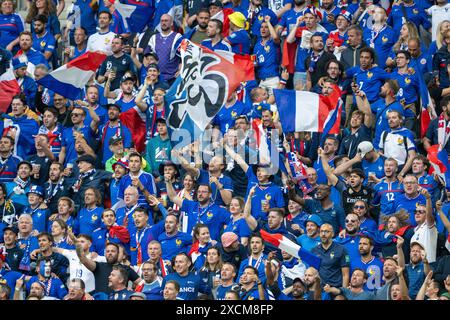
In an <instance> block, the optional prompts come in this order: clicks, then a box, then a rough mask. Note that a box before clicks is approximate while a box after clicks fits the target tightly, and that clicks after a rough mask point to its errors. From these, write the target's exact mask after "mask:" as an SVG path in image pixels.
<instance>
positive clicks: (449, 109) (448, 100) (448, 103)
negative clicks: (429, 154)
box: [423, 96, 450, 152]
mask: <svg viewBox="0 0 450 320" xmlns="http://www.w3.org/2000/svg"><path fill="white" fill-rule="evenodd" d="M441 107H442V113H441V114H440V115H439V117H437V118H436V119H433V120H431V122H430V123H429V125H428V128H427V132H426V134H425V137H424V138H423V146H424V148H425V150H427V151H428V149H429V148H430V147H431V146H432V145H434V144H438V143H441V144H442V145H443V148H444V149H445V150H447V152H450V143H449V141H450V139H448V133H446V128H447V127H449V125H450V124H449V123H450V96H446V97H443V98H442V100H441ZM441 135H442V136H443V137H445V139H444V140H443V141H441V139H442V138H439V137H440V136H441Z"/></svg>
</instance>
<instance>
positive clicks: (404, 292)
mask: <svg viewBox="0 0 450 320" xmlns="http://www.w3.org/2000/svg"><path fill="white" fill-rule="evenodd" d="M403 270H404V268H403V267H400V266H397V270H396V272H397V277H398V282H399V284H400V290H401V296H402V300H411V298H410V297H409V290H408V286H407V285H406V281H405V277H404V276H403Z"/></svg>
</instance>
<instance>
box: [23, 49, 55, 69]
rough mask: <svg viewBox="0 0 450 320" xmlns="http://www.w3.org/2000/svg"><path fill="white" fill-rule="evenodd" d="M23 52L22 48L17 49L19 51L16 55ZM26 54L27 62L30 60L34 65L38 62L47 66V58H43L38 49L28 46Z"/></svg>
mask: <svg viewBox="0 0 450 320" xmlns="http://www.w3.org/2000/svg"><path fill="white" fill-rule="evenodd" d="M21 54H23V52H22V50H19V52H18V53H17V55H18V56H19V55H21ZM25 55H26V56H27V59H28V62H31V63H32V64H34V65H35V66H37V65H38V64H41V63H42V64H44V65H45V66H46V67H47V68H49V67H50V66H49V64H48V62H47V59H45V57H44V55H43V54H42V53H41V52H40V51H38V50H35V49H33V48H30V50H29V51H28V52H27V53H26V54H25Z"/></svg>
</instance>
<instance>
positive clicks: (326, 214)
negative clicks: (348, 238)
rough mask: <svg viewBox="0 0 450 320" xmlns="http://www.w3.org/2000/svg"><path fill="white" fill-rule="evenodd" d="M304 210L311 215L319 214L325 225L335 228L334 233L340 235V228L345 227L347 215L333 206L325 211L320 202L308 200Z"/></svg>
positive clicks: (339, 208)
mask: <svg viewBox="0 0 450 320" xmlns="http://www.w3.org/2000/svg"><path fill="white" fill-rule="evenodd" d="M303 210H305V211H306V212H308V213H309V214H317V215H318V216H319V217H320V218H321V219H322V222H323V223H329V224H331V225H332V226H333V229H334V233H335V234H338V232H339V228H344V227H345V213H344V209H342V208H341V207H339V206H337V205H336V204H333V206H332V207H331V208H329V209H326V210H324V209H323V207H322V205H321V204H320V201H318V200H315V199H306V200H305V205H304V206H303Z"/></svg>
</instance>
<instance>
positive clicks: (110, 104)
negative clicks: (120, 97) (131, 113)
mask: <svg viewBox="0 0 450 320" xmlns="http://www.w3.org/2000/svg"><path fill="white" fill-rule="evenodd" d="M112 107H114V108H117V109H119V111H122V108H121V107H120V106H119V105H118V104H117V103H108V104H107V105H106V110H109V108H112Z"/></svg>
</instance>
